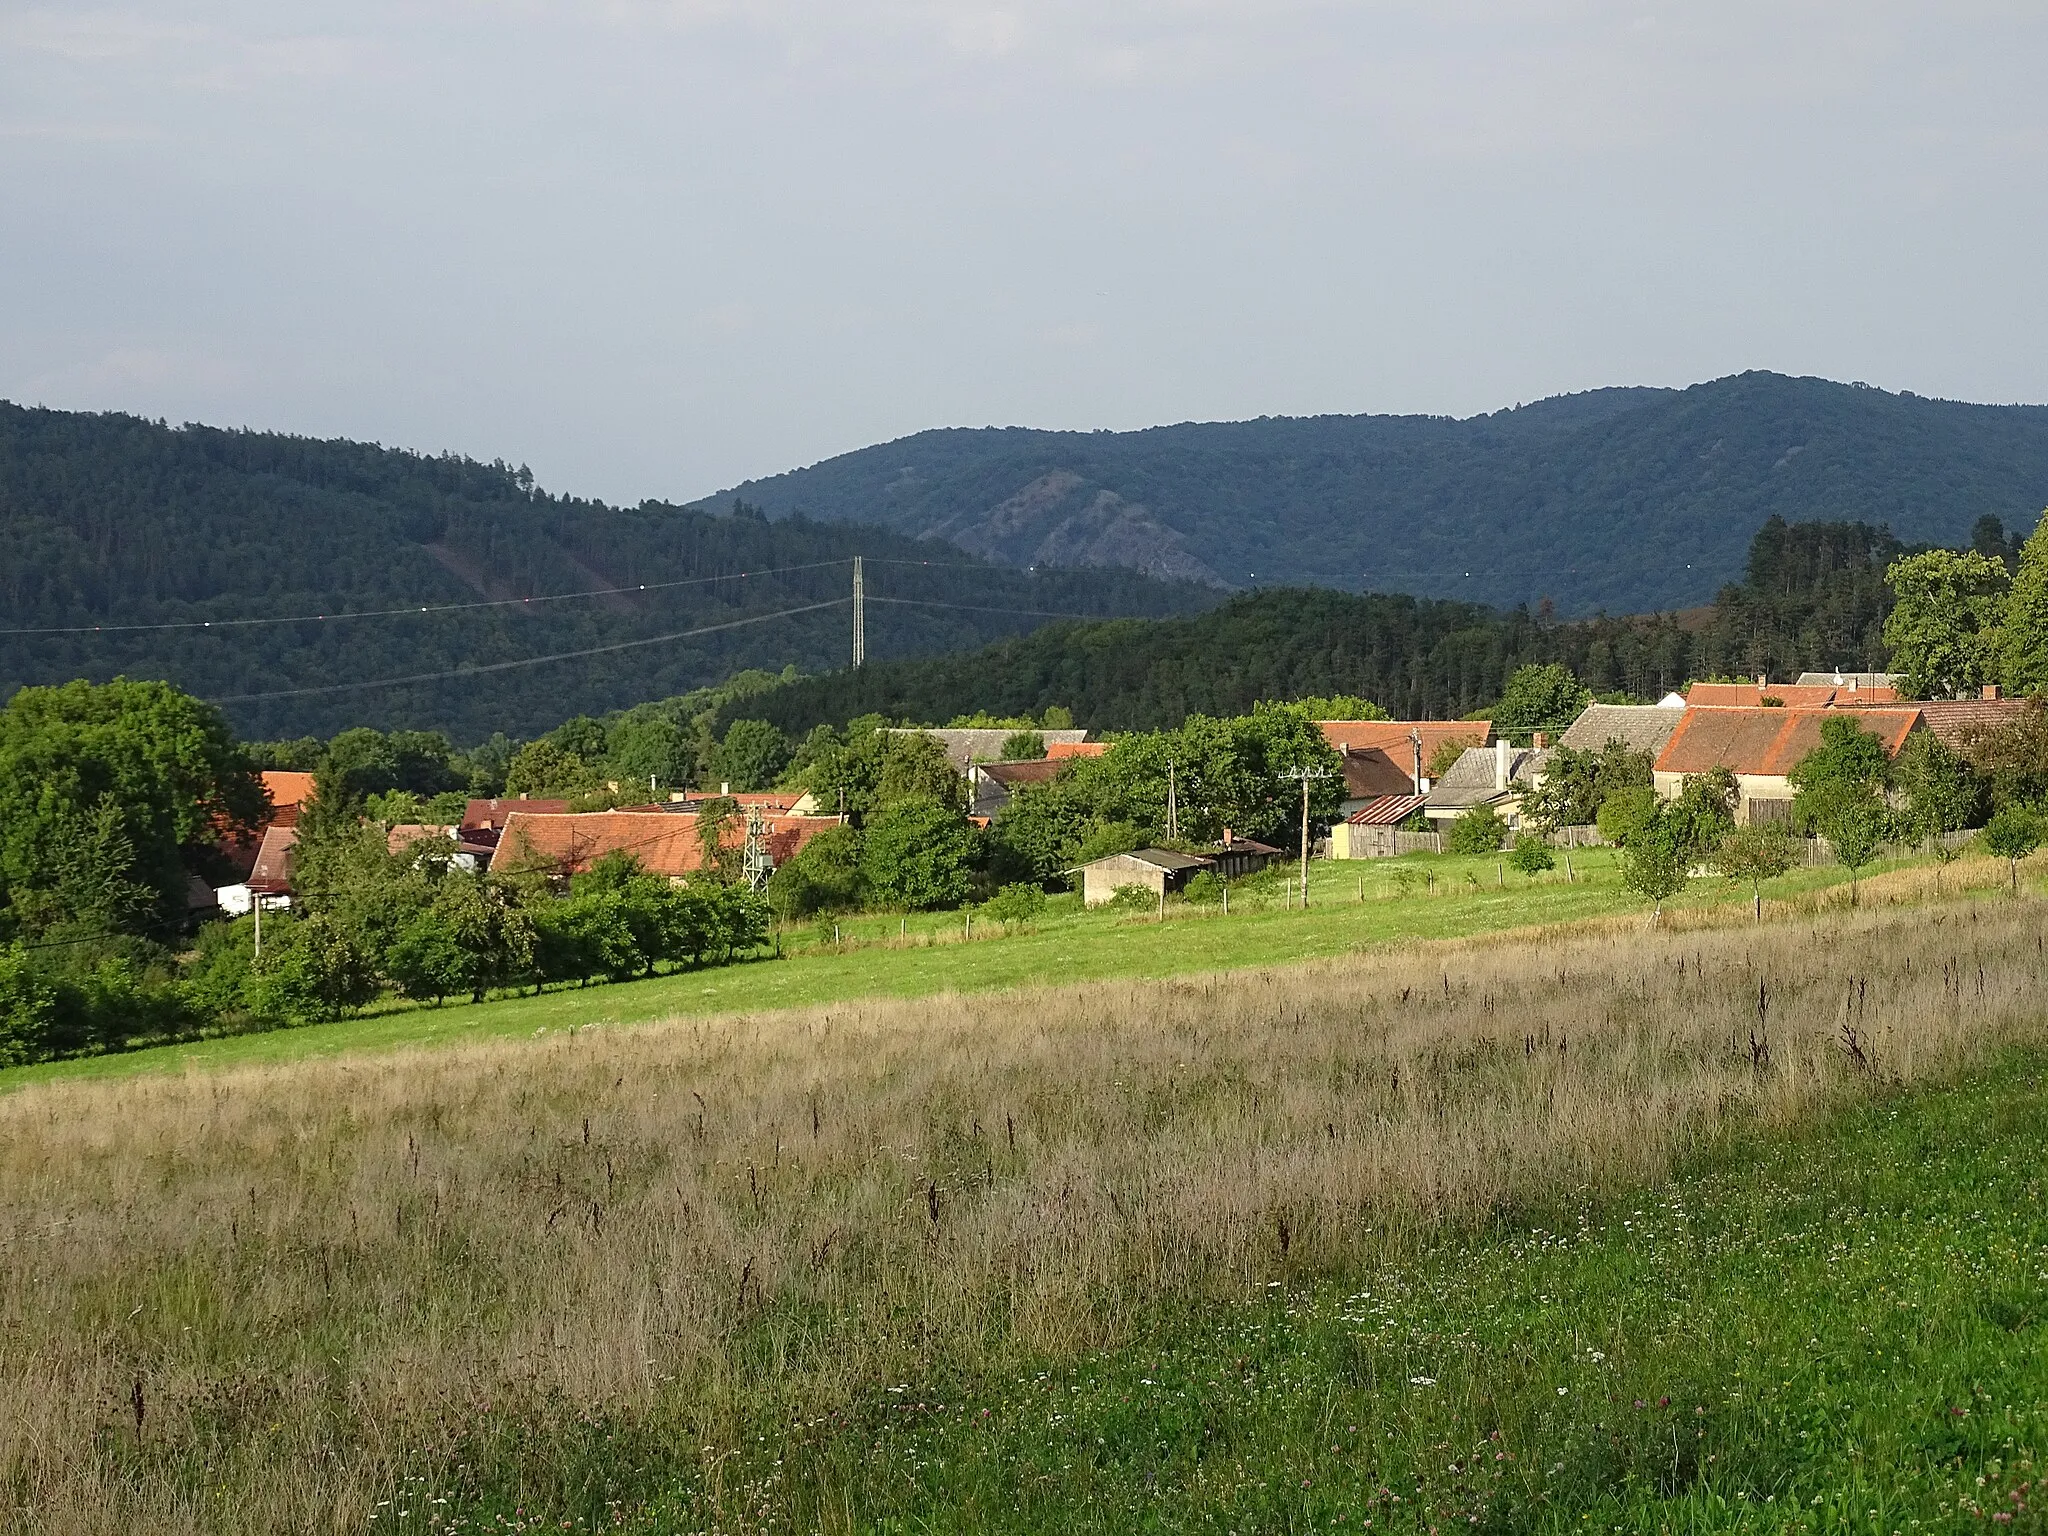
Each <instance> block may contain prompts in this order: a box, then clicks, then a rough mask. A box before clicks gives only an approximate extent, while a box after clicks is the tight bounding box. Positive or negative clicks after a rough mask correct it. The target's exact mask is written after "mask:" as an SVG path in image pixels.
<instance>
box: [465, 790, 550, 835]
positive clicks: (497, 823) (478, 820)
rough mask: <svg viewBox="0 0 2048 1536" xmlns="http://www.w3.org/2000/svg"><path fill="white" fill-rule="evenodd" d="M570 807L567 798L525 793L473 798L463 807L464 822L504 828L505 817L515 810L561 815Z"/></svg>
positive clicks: (479, 825) (474, 825)
mask: <svg viewBox="0 0 2048 1536" xmlns="http://www.w3.org/2000/svg"><path fill="white" fill-rule="evenodd" d="M568 809H569V802H568V801H566V800H528V799H527V798H525V797H524V796H523V795H522V796H520V797H519V798H518V799H516V800H472V801H470V802H469V804H468V805H467V806H465V807H463V811H462V824H463V826H465V827H497V828H500V829H502V828H503V827H504V825H505V818H506V817H508V816H510V815H511V814H512V813H513V812H514V811H529V812H534V813H538V814H541V815H547V816H559V815H561V814H562V813H563V812H565V811H567V810H568Z"/></svg>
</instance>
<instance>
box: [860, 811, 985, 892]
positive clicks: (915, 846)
mask: <svg viewBox="0 0 2048 1536" xmlns="http://www.w3.org/2000/svg"><path fill="white" fill-rule="evenodd" d="M973 866H974V829H973V828H972V827H970V826H969V825H968V824H967V821H966V819H965V818H964V817H963V816H962V815H961V814H960V812H959V811H958V810H956V809H955V808H954V807H953V806H951V805H946V804H942V803H940V802H938V801H936V800H928V799H918V798H908V799H901V800H895V801H892V802H891V803H889V804H888V805H887V806H885V807H884V808H883V809H882V810H881V811H879V812H877V813H876V815H875V816H874V817H873V818H872V819H871V820H870V821H869V822H868V824H867V827H866V828H865V830H864V833H863V846H862V849H861V875H862V878H863V880H864V882H865V884H866V886H867V888H868V890H869V891H870V892H872V893H873V896H874V899H875V900H876V901H878V902H881V903H882V904H884V905H886V906H890V907H902V908H907V909H908V910H910V911H913V912H923V911H930V910H933V909H935V908H939V907H955V906H958V905H959V904H960V903H961V902H962V901H964V900H965V899H966V897H967V893H968V891H969V890H970V889H971V888H972V884H973Z"/></svg>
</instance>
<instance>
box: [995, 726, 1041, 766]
mask: <svg viewBox="0 0 2048 1536" xmlns="http://www.w3.org/2000/svg"><path fill="white" fill-rule="evenodd" d="M1044 756H1045V738H1044V737H1043V736H1041V735H1039V734H1038V732H1036V731H1016V732H1013V733H1012V734H1011V735H1009V736H1006V737H1004V738H1003V749H1002V757H1003V761H1004V762H1006V763H1029V762H1037V761H1039V760H1041V759H1042V758H1043V757H1044Z"/></svg>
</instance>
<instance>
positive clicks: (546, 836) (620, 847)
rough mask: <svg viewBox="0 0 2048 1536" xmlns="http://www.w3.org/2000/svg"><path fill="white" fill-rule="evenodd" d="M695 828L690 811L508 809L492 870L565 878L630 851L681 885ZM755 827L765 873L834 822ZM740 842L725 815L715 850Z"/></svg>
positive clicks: (699, 859)
mask: <svg viewBox="0 0 2048 1536" xmlns="http://www.w3.org/2000/svg"><path fill="white" fill-rule="evenodd" d="M698 823H699V818H698V816H697V815H696V814H695V813H694V812H690V811H680V812H678V811H667V810H639V811H588V812H584V813H582V814H554V813H544V812H533V811H514V812H513V813H512V815H511V817H510V818H509V819H508V820H507V821H506V823H505V827H504V830H503V831H502V832H501V833H500V834H499V838H498V851H497V856H496V858H495V859H494V861H493V864H494V867H496V868H498V869H500V870H508V871H518V870H527V871H535V870H537V871H540V872H542V873H545V874H547V875H549V876H551V877H553V878H557V879H564V880H566V879H568V878H569V877H571V876H573V875H580V874H582V873H583V872H584V871H585V870H587V869H589V868H590V867H591V866H592V865H593V864H595V863H597V862H598V861H599V860H600V859H603V858H604V857H606V856H607V855H609V854H614V853H630V854H631V855H633V857H634V858H636V859H638V860H639V861H640V863H641V866H642V867H643V868H645V869H646V870H647V871H648V873H650V874H655V875H662V876H665V877H666V878H668V879H670V880H674V881H677V882H682V881H686V880H688V879H689V878H690V877H691V876H693V875H697V874H700V873H701V872H702V871H703V868H704V843H703V839H702V837H701V836H700V834H699V832H698ZM762 823H763V828H764V831H765V834H766V839H765V840H766V843H767V854H768V858H769V861H770V865H771V867H773V866H779V865H781V864H784V863H787V862H788V861H789V860H790V859H792V858H794V857H795V856H796V854H797V852H798V850H800V849H801V848H802V847H803V846H804V844H805V843H808V842H809V841H810V840H811V839H812V838H814V837H816V836H817V835H818V834H819V833H820V832H823V831H825V830H826V829H827V828H829V827H836V826H838V825H839V824H840V822H839V818H838V817H837V816H764V817H763V818H762ZM746 840H747V818H746V817H743V816H731V817H727V818H726V821H725V825H724V827H723V828H722V829H721V833H720V846H721V847H722V848H728V849H734V850H737V849H739V848H742V847H744V846H745V844H746Z"/></svg>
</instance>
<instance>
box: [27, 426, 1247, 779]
mask: <svg viewBox="0 0 2048 1536" xmlns="http://www.w3.org/2000/svg"><path fill="white" fill-rule="evenodd" d="M854 554H861V555H864V556H865V557H867V560H868V566H867V582H868V590H869V592H870V593H871V594H872V595H873V596H874V597H875V598H876V599H877V601H876V602H875V603H874V604H873V605H871V607H870V608H869V611H868V618H867V633H868V648H869V654H870V655H872V656H874V657H876V658H877V659H880V658H886V657H892V656H905V655H913V654H918V653H922V652H935V651H951V650H958V649H961V648H963V647H973V646H977V645H981V644H983V643H986V642H987V641H989V640H991V639H993V638H995V637H997V636H999V635H1003V634H1009V633H1014V632H1017V631H1019V630H1023V629H1028V628H1030V627H1031V626H1033V625H1035V624H1038V623H1041V622H1044V620H1043V618H1042V617H1040V616H1039V615H1040V614H1042V613H1044V612H1056V613H1068V612H1079V613H1088V614H1167V613H1176V612H1188V611H1191V610H1193V609H1195V608H1198V607H1201V606H1205V605H1207V604H1209V603H1211V602H1213V601H1214V600H1215V596H1216V594H1214V593H1213V591H1211V590H1209V589H1204V588H1198V587H1192V586H1186V585H1172V584H1166V583H1161V582H1158V581H1154V580H1151V579H1148V578H1146V577H1143V576H1139V575H1137V574H1135V573H1133V572H1130V571H1112V570H1089V571H1076V572H1061V571H1047V572H1041V573H1038V574H1035V575H1034V574H1031V573H1027V572H1023V571H1018V570H1015V569H1010V568H1002V567H988V566H983V565H980V564H979V563H978V562H975V561H973V560H972V559H971V557H968V556H963V555H962V554H961V553H960V552H959V551H957V550H955V549H953V548H951V547H949V546H935V545H932V544H929V543H921V542H918V541H916V540H913V539H911V538H908V537H905V536H903V535H900V534H893V533H886V532H881V531H878V530H876V529H873V528H863V527H857V526H847V525H843V524H833V525H825V524H820V523H811V522H806V521H801V520H788V521H779V522H774V523H770V522H768V521H766V520H764V519H763V518H761V517H759V516H758V515H744V514H742V515H732V514H726V515H714V514H711V513H708V512H706V511H701V510H688V509H684V508H679V507H673V506H667V505H662V504H657V503H651V502H650V503H645V504H643V505H641V506H639V507H631V508H622V507H611V506H606V505H604V504H603V503H599V502H593V501H582V500H577V499H574V498H570V497H560V496H553V495H549V494H548V493H546V492H544V491H541V490H539V489H538V488H536V487H535V486H534V484H533V482H532V477H531V476H530V475H528V474H526V473H525V472H524V471H523V470H513V469H510V468H507V467H505V466H503V465H487V464H480V463H477V462H475V461H473V460H469V459H462V458H456V457H452V456H443V457H439V458H435V457H428V456H423V455H420V454H414V453H405V452H399V451H395V450H391V449H385V448H381V447H377V446H375V445H371V444H364V443H352V442H345V441H331V442H326V441H316V440H312V439H307V438H296V437H285V436H278V435H273V434H264V433H253V432H227V431H219V430H215V429H212V428H208V427H184V428H179V429H172V428H168V427H166V426H164V425H162V424H161V423H151V422H147V421H143V420H140V419H137V418H135V417H131V416H120V415H84V414H74V413H68V412H60V411H48V410H28V409H22V408H19V407H15V406H11V405H7V404H5V403H0V631H7V632H0V699H4V698H5V697H7V696H8V695H10V694H12V693H13V692H14V690H15V689H16V688H17V687H20V686H22V685H24V684H29V683H55V682H62V681H66V680H69V679H71V678H74V677H86V678H92V679H99V680H103V679H106V678H110V677H113V676H115V675H117V674H122V673H125V674H127V675H129V676H133V677H154V678H164V679H167V680H169V681H171V682H174V683H176V684H177V685H178V686H179V687H181V688H184V689H186V690H188V691H190V692H193V693H196V694H199V695H201V696H203V697H207V698H214V699H230V700H236V699H239V700H241V701H240V702H234V703H231V704H229V705H228V710H229V714H230V716H231V718H232V719H233V721H234V723H235V725H236V726H237V728H238V729H239V730H241V731H242V733H243V734H244V735H248V736H296V735H299V734H301V733H306V732H313V733H318V734H321V735H327V734H331V733H332V732H333V731H335V730H338V729H340V728H342V727H345V726H349V725H357V724H370V725H378V726H383V727H412V728H431V729H439V730H443V731H446V732H448V733H449V734H450V735H451V736H453V737H454V738H455V739H456V740H457V741H474V740H481V739H483V738H484V737H486V736H489V735H490V734H492V733H493V732H496V731H504V732H506V733H508V734H511V735H514V736H518V735H526V734H533V733H536V732H538V731H541V730H545V729H547V728H548V727H550V726H553V725H555V724H556V723H558V722H559V721H560V720H562V719H563V718H564V717H565V716H568V715H572V714H578V713H592V714H595V713H602V712H603V711H605V710H607V709H611V708H616V707H620V706H623V705H629V704H633V703H636V702H638V701H640V700H643V699H651V698H661V697H664V696H668V695H674V694H679V693H683V692H687V691H688V690H689V689H691V688H694V687H697V686H699V685H702V684H706V683H710V682H714V681H717V680H718V679H720V678H723V677H726V676H728V675H730V674H731V673H732V672H734V671H735V670H738V669H740V668H743V667H750V666H752V667H765V668H769V669H771V670H780V669H782V668H783V667H784V666H785V665H787V664H789V663H792V662H793V663H795V664H796V665H797V666H799V667H800V668H803V669H806V670H815V669H820V668H826V667H831V666H834V665H837V664H840V663H842V662H843V661H844V660H845V659H846V655H847V647H848V635H849V614H848V609H847V606H846V604H845V602H844V601H843V600H844V599H845V597H846V596H847V594H848V592H849V590H850V584H851V583H850V568H849V565H848V563H847V562H848V561H849V559H850V557H851V556H853V555H854ZM928 561H929V562H937V563H936V564H934V565H932V566H930V567H927V566H926V565H925V562H928ZM788 567H804V569H795V570H791V569H787V568H788ZM748 572H753V573H764V572H776V573H777V574H754V575H743V574H742V573H748ZM685 581H687V582H693V583H695V584H694V585H687V586H677V587H669V588H667V589H666V590H659V591H648V592H641V591H638V590H629V591H626V592H622V593H618V594H616V595H613V596H610V597H606V598H602V599H595V600H592V599H577V600H573V601H566V602H532V603H528V602H526V601H524V600H525V599H528V598H539V597H546V596H549V595H552V594H564V593H576V592H589V591H593V590H599V589H608V588H620V587H623V588H634V589H637V588H638V587H639V586H640V585H641V584H643V583H644V584H648V585H650V586H651V585H654V584H658V583H670V582H685ZM883 599H899V600H900V599H909V600H917V601H918V602H920V603H921V602H936V603H942V604H952V605H958V606H951V607H940V606H916V605H912V604H911V603H906V602H903V601H883ZM508 600H509V601H508ZM835 602H836V603H837V604H838V606H827V607H814V606H812V605H818V604H831V603H835ZM493 603H495V604H497V606H476V607H470V608H466V609H463V610H461V611H458V612H441V613H426V614H410V615H398V616H392V617H384V618H373V619H340V618H335V619H328V620H324V621H320V620H315V621H310V622H297V623H281V624H260V625H243V624H236V625H227V624H224V623H223V624H220V625H219V626H218V627H213V628H190V627H186V628H178V627H168V628H153V629H152V628H126V629H114V628H111V627H109V628H95V626H150V625H157V626H178V625H192V624H194V623H198V622H202V621H208V620H213V621H225V620H229V619H236V620H240V619H245V618H249V617H260V616H269V617H288V616H296V615H305V614H322V613H326V614H348V613H360V612H362V611H365V610H379V609H393V608H416V607H428V608H438V607H442V606H445V605H455V604H480V605H481V604H493ZM806 607H808V608H811V611H809V612H805V613H801V614H797V615H794V616H792V617H787V618H779V619H774V620H772V621H768V622H761V623H753V624H748V625H746V626H744V627H740V628H736V629H730V630H724V631H720V632H716V633H710V634H702V635H696V636H692V637H687V638H683V639H678V640H673V641H667V642H663V643H659V644H650V645H631V648H628V649H622V650H612V651H607V652H603V653H602V654H597V655H591V656H585V657H580V658H575V659H571V660H565V661H557V662H551V663H548V664H546V665H543V666H536V667H530V668H525V667H522V668H514V669H510V670H502V671H490V670H473V669H488V668H490V667H492V666H494V665H496V664H499V663H503V662H508V661H520V660H523V659H525V658H531V657H537V656H546V655H554V654H557V653H561V652H572V651H585V650H595V649H597V648H600V647H606V646H619V645H628V644H630V643H631V642H636V641H643V640H648V639H651V638H653V637H657V636H662V635H673V634H676V633H677V632H679V631H689V630H694V629H701V628H704V627H706V626H710V625H716V624H721V623H730V622H732V621H735V620H748V619H753V618H755V617H756V616H759V615H763V614H772V613H777V612H781V611H783V610H788V609H794V608H806ZM988 609H997V610H1012V611H1002V612H990V611H983V610H988ZM53 628H73V629H76V630H78V631H80V632H76V633H69V634H48V633H42V634H24V633H22V631H25V630H49V629H53ZM462 669H472V670H470V671H469V672H468V674H467V675H463V676H457V677H454V678H449V679H445V680H441V681H436V682H432V683H422V684H411V685H406V686H402V687H379V688H373V689H362V690H358V691H349V692H339V693H317V692H316V693H305V694H298V695H293V696H286V697H278V698H253V699H247V698H243V697H242V696H245V695H251V694H275V693H289V691H290V690H294V689H301V688H305V689H317V688H326V687H330V686H332V685H334V684H339V683H352V682H361V681H365V680H374V679H381V678H388V677H401V676H412V675H416V674H420V673H432V672H444V671H445V672H454V671H459V670H462Z"/></svg>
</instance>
